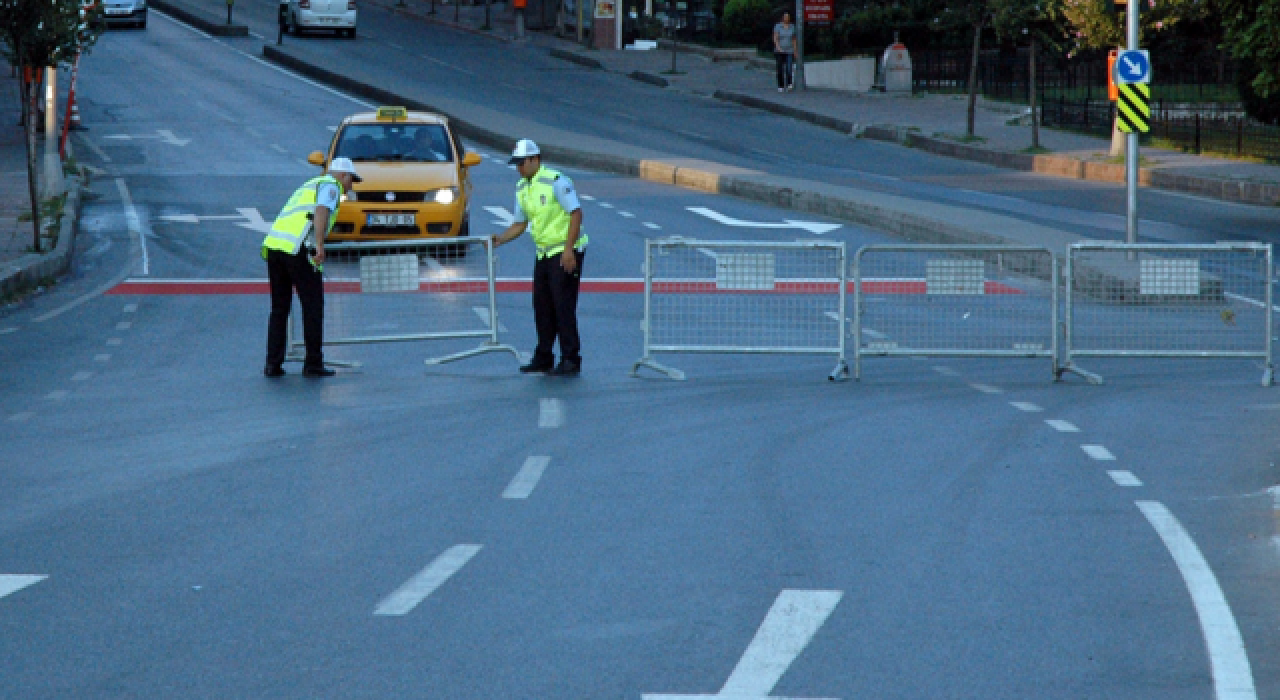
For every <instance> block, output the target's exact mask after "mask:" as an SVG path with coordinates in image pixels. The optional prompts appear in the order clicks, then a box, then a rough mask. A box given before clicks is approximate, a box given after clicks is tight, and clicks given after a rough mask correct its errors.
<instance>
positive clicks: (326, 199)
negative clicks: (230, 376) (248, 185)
mask: <svg viewBox="0 0 1280 700" xmlns="http://www.w3.org/2000/svg"><path fill="white" fill-rule="evenodd" d="M360 181H361V178H360V176H359V175H358V174H357V173H356V168H355V165H353V164H352V162H351V159H350V158H334V159H333V162H331V163H329V171H328V172H327V173H326V174H324V175H321V176H320V177H314V178H311V179H310V180H307V181H306V182H304V183H303V184H302V186H301V187H299V188H298V189H297V190H296V191H295V192H294V193H293V196H292V197H290V198H289V201H288V202H286V203H285V205H284V208H283V209H281V210H280V213H279V214H278V215H276V220H275V222H274V223H272V224H271V231H270V232H269V233H267V237H266V238H265V239H264V240H263V241H262V259H263V260H266V261H267V277H268V278H269V280H270V282H271V317H270V319H269V320H268V321H267V364H266V366H265V367H263V369H262V373H263V374H264V375H266V376H268V377H272V378H275V377H283V376H284V367H283V364H284V355H285V350H286V349H287V348H285V343H286V342H287V341H286V337H287V330H288V329H287V326H288V323H289V309H290V307H292V305H293V291H294V290H295V289H296V290H297V291H298V303H299V304H301V305H302V339H303V343H304V344H305V345H306V349H307V354H306V357H305V358H304V359H303V362H302V376H304V377H332V376H333V374H334V372H333V370H331V369H329V368H327V367H325V366H324V354H323V352H322V350H321V346H322V344H323V343H324V277H323V275H322V274H321V272H322V270H323V269H324V239H325V237H326V236H328V235H329V231H331V230H332V229H333V222H334V220H335V219H336V218H337V214H338V207H339V206H340V205H341V203H342V195H343V194H345V193H346V192H348V191H350V190H351V184H352V183H354V182H360ZM316 231H322V232H323V233H322V234H321V235H316Z"/></svg>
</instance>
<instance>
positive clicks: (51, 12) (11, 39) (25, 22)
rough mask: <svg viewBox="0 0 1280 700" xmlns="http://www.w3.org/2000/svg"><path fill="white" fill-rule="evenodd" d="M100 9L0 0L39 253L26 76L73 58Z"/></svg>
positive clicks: (32, 96) (71, 2) (54, 1)
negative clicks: (23, 130) (17, 88)
mask: <svg viewBox="0 0 1280 700" xmlns="http://www.w3.org/2000/svg"><path fill="white" fill-rule="evenodd" d="M100 13H101V9H100V7H97V6H95V7H94V8H92V9H89V10H86V9H85V8H83V7H81V5H80V2H79V0H0V41H2V42H3V43H4V47H3V50H4V55H5V58H7V59H8V60H9V63H10V64H11V65H13V66H16V67H17V68H18V73H19V77H20V78H21V80H19V82H20V83H21V85H22V91H21V94H22V123H23V124H24V125H25V126H26V137H27V138H26V142H27V181H28V190H29V192H28V193H29V195H30V197H31V221H32V228H33V233H34V236H35V238H34V241H33V246H32V247H33V249H34V250H35V251H36V252H40V224H41V221H40V219H41V207H40V197H39V194H38V193H37V187H36V182H37V179H38V178H37V168H36V116H35V114H36V101H37V100H38V99H39V95H38V94H36V90H35V89H34V83H33V81H30V80H28V79H27V78H28V77H29V76H33V75H37V74H38V71H40V70H41V69H43V68H45V67H47V66H53V67H56V66H60V65H64V64H67V63H69V62H71V61H72V60H74V59H75V57H76V56H77V55H78V54H80V53H81V52H83V51H85V50H87V49H88V48H89V47H90V46H92V45H93V43H94V42H95V41H96V40H97V38H98V34H99V31H100V30H95V29H94V28H95V27H101V24H102V22H101V14H100Z"/></svg>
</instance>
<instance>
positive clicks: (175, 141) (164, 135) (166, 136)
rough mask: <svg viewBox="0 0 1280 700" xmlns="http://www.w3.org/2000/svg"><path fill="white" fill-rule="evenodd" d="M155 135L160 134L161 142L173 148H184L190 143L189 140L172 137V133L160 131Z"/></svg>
mask: <svg viewBox="0 0 1280 700" xmlns="http://www.w3.org/2000/svg"><path fill="white" fill-rule="evenodd" d="M156 133H157V134H160V140H161V141H164V142H165V143H168V144H172V145H174V146H185V145H187V144H189V143H191V139H180V138H178V137H177V136H174V135H173V132H172V131H168V130H164V129H161V130H160V131H157V132H156Z"/></svg>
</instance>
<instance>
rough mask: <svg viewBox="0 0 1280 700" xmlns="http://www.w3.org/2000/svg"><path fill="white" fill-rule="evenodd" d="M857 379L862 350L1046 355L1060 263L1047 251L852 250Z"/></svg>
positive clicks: (1053, 334)
mask: <svg viewBox="0 0 1280 700" xmlns="http://www.w3.org/2000/svg"><path fill="white" fill-rule="evenodd" d="M853 281H854V304H853V309H854V311H853V313H854V316H853V337H854V378H855V379H860V378H861V377H862V358H863V357H864V356H915V357H1026V358H1048V359H1049V360H1050V363H1051V370H1052V373H1053V376H1055V377H1056V376H1057V375H1058V366H1057V357H1058V333H1057V327H1058V266H1057V265H1056V264H1055V258H1054V255H1053V253H1052V252H1051V251H1049V250H1047V249H1045V248H1031V247H1015V246H980V245H871V246H864V247H863V248H861V249H859V250H858V252H857V253H856V254H855V256H854V271H853Z"/></svg>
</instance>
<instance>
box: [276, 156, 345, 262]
mask: <svg viewBox="0 0 1280 700" xmlns="http://www.w3.org/2000/svg"><path fill="white" fill-rule="evenodd" d="M327 183H333V184H335V185H337V186H338V193H339V194H340V195H341V194H343V189H342V183H341V182H338V180H337V178H335V177H334V176H332V175H321V176H320V177H314V178H311V179H310V180H307V181H306V182H304V183H303V184H302V187H299V188H298V189H297V191H295V192H294V193H293V196H292V197H290V198H289V201H288V202H285V205H284V208H283V209H281V210H280V213H279V214H277V215H276V220H275V223H273V224H271V232H270V233H268V234H267V237H266V238H265V239H264V240H263V241H262V257H264V258H265V257H267V251H268V250H279V251H283V252H285V253H288V254H289V255H296V254H297V253H298V251H299V250H300V249H301V248H302V243H303V242H304V241H305V240H306V239H307V236H308V235H310V234H311V231H312V228H313V227H314V223H313V222H312V221H311V215H313V214H315V211H316V195H317V193H318V192H319V191H320V186H321V185H324V184H327ZM337 218H338V212H336V211H331V212H329V230H328V231H325V232H324V235H325V238H328V237H329V231H332V230H333V223H334V221H336V220H337Z"/></svg>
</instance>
